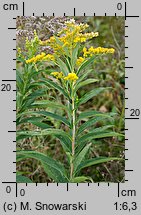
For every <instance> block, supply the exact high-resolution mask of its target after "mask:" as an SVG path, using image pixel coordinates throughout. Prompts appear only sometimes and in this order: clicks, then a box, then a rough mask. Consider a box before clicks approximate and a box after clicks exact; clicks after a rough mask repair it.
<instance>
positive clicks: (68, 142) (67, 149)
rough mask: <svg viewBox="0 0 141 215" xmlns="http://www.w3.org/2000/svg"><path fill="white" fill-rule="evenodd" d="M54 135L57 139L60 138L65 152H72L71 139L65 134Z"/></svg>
mask: <svg viewBox="0 0 141 215" xmlns="http://www.w3.org/2000/svg"><path fill="white" fill-rule="evenodd" d="M55 137H56V138H57V139H59V140H60V143H61V145H62V147H63V149H64V151H65V153H66V154H67V152H70V153H71V152H72V151H71V140H70V139H69V138H67V137H65V136H60V135H55Z"/></svg>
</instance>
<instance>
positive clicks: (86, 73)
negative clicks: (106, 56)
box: [77, 69, 93, 84]
mask: <svg viewBox="0 0 141 215" xmlns="http://www.w3.org/2000/svg"><path fill="white" fill-rule="evenodd" d="M91 72H93V69H89V70H86V71H85V73H84V74H82V75H81V76H80V77H79V79H78V80H77V84H79V83H81V82H82V81H83V80H84V79H85V78H87V77H88V75H89V74H90V73H91Z"/></svg>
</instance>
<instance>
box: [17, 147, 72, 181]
mask: <svg viewBox="0 0 141 215" xmlns="http://www.w3.org/2000/svg"><path fill="white" fill-rule="evenodd" d="M17 155H24V159H25V158H33V159H36V160H38V161H40V162H41V164H42V166H43V168H44V171H45V172H46V173H47V175H48V176H49V177H50V178H52V179H53V180H54V181H55V182H60V183H65V182H68V178H67V174H66V170H65V168H64V166H63V165H62V164H61V163H59V162H58V161H56V160H54V159H52V158H50V157H49V156H47V155H44V154H42V153H39V152H35V151H19V152H17Z"/></svg>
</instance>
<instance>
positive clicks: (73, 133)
mask: <svg viewBox="0 0 141 215" xmlns="http://www.w3.org/2000/svg"><path fill="white" fill-rule="evenodd" d="M73 87H74V83H73V84H72V160H71V171H70V178H72V177H73V170H74V165H73V160H74V154H75V132H76V128H75V99H74V94H73Z"/></svg>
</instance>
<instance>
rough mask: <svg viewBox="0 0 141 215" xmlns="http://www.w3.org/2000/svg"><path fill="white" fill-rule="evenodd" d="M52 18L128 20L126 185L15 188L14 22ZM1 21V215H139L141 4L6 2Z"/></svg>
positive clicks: (49, 184)
mask: <svg viewBox="0 0 141 215" xmlns="http://www.w3.org/2000/svg"><path fill="white" fill-rule="evenodd" d="M51 15H53V16H124V17H125V83H126V84H125V103H126V107H125V134H126V137H125V164H126V165H125V183H94V184H93V183H82V184H78V183H76V184H69V183H66V184H60V183H43V184H40V183H33V184H28V183H25V184H18V183H16V180H15V178H16V174H15V173H16V172H15V171H16V168H15V167H16V121H15V118H16V117H15V114H16V108H15V106H16V98H15V97H16V96H15V95H16V78H15V77H16V69H15V68H16V66H15V61H16V58H15V56H16V44H15V43H16V38H15V32H16V26H15V22H16V16H51ZM0 16H1V41H0V45H1V59H2V60H1V74H0V83H1V92H0V99H1V107H0V108H1V109H0V114H1V115H0V119H1V123H0V125H1V153H0V155H1V156H0V157H1V158H0V163H1V164H0V165H1V176H0V180H1V181H0V199H1V201H0V212H1V213H0V214H13V213H14V212H15V214H50V215H52V214H57V215H59V214H61V215H62V214H68V215H69V214H78V215H79V214H82V215H83V214H85V215H86V214H87V215H91V214H99V215H102V214H103V213H105V214H109V215H113V214H117V215H119V214H122V215H123V214H125V215H126V214H132V215H140V214H141V188H140V178H141V174H140V149H141V146H140V135H139V134H140V128H141V120H140V110H141V100H140V97H139V92H140V91H141V85H140V83H139V81H140V78H141V75H140V61H139V58H140V46H141V44H140V37H141V29H140V24H141V19H140V2H139V1H127V2H125V1H122V0H121V1H116V2H115V1H114V2H113V1H112V0H109V1H104V2H103V1H102V0H99V1H98V2H96V1H87V2H82V1H80V2H76V1H70V2H67V3H66V1H64V0H60V1H58V2H55V1H51V2H50V1H41V2H38V1H37V2H36V1H33V0H31V1H28V0H25V1H14V3H11V2H9V1H4V0H3V1H2V2H1V3H0ZM135 51H136V52H135ZM3 87H4V88H5V89H6V90H5V91H2V88H3Z"/></svg>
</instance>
